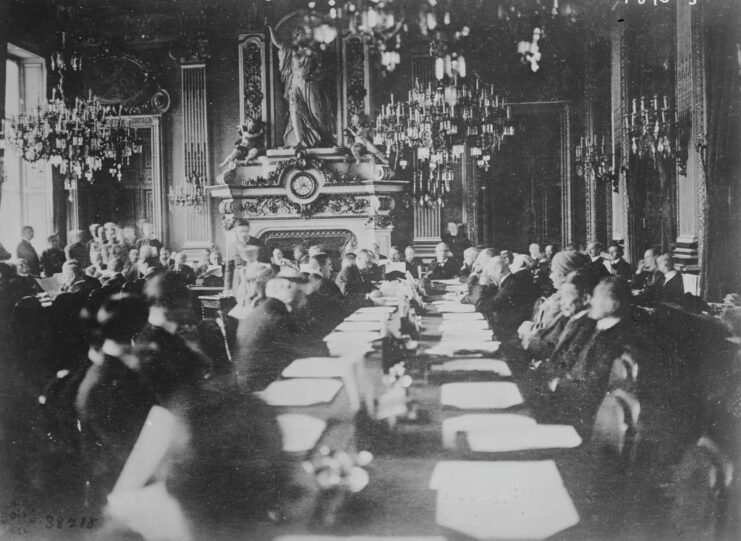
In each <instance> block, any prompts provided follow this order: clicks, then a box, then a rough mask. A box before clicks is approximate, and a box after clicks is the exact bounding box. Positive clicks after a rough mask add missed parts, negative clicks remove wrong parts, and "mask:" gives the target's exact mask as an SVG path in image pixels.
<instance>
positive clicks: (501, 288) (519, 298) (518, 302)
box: [475, 256, 538, 341]
mask: <svg viewBox="0 0 741 541" xmlns="http://www.w3.org/2000/svg"><path fill="white" fill-rule="evenodd" d="M482 277H483V278H484V279H485V280H486V281H487V282H490V283H491V284H493V285H495V286H496V291H495V292H494V288H489V289H488V290H486V291H485V292H484V294H482V296H481V297H480V298H479V299H478V301H477V302H476V304H475V306H476V311H477V312H480V313H482V314H483V315H484V317H486V319H487V320H488V321H489V326H490V327H491V329H492V331H493V332H494V336H495V337H496V338H497V339H499V340H502V341H509V340H511V339H513V338H516V336H517V328H518V327H519V326H520V324H521V323H522V322H523V321H525V320H527V319H528V318H529V317H530V315H531V314H532V311H533V304H534V303H535V300H536V299H537V298H538V292H537V290H536V289H535V286H534V285H533V281H532V278H531V277H530V275H529V274H528V273H522V272H519V273H516V274H512V272H511V271H510V268H509V264H508V262H507V260H506V259H504V258H503V257H501V256H495V257H492V258H491V259H489V260H488V261H487V262H486V264H485V266H484V270H483V273H482ZM492 293H493V294H492Z"/></svg>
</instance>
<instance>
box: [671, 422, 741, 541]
mask: <svg viewBox="0 0 741 541" xmlns="http://www.w3.org/2000/svg"><path fill="white" fill-rule="evenodd" d="M733 475H734V470H733V464H732V462H731V461H730V460H729V459H728V457H726V456H725V455H724V453H723V452H722V451H721V450H720V448H719V447H718V445H717V444H716V443H715V442H714V441H713V440H712V439H710V438H709V437H707V436H703V437H702V438H700V440H699V441H698V442H697V444H696V445H694V446H692V447H690V448H689V449H687V451H686V452H685V453H684V456H683V458H682V460H681V462H680V463H679V465H678V466H677V468H676V470H675V477H674V483H673V497H674V500H673V504H672V509H671V524H672V525H673V527H674V528H675V532H674V533H675V534H676V537H677V538H678V537H679V536H680V535H681V537H683V538H685V539H693V540H697V541H703V540H707V541H710V540H716V539H730V537H729V536H728V532H727V531H726V525H727V522H728V511H729V505H728V504H729V487H730V486H731V482H732V481H733Z"/></svg>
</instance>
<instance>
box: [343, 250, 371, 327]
mask: <svg viewBox="0 0 741 541" xmlns="http://www.w3.org/2000/svg"><path fill="white" fill-rule="evenodd" d="M368 254H369V252H368V251H367V250H360V251H359V252H358V255H357V256H356V255H355V254H346V255H345V256H344V257H343V258H342V268H341V269H340V272H339V273H338V274H337V278H336V279H335V284H337V287H338V288H339V289H340V292H341V293H342V295H343V297H344V298H345V310H346V312H347V313H350V312H354V311H355V310H357V309H358V308H360V307H361V306H368V305H370V304H371V298H372V297H374V296H379V295H380V293H378V292H377V290H376V288H375V286H374V285H373V282H372V281H371V279H370V277H369V276H368V272H369V262H370V256H369V255H368Z"/></svg>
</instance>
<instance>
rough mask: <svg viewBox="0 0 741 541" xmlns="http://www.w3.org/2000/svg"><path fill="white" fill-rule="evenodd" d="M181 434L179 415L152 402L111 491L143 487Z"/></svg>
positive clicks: (113, 492) (124, 490)
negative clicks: (177, 416)
mask: <svg viewBox="0 0 741 541" xmlns="http://www.w3.org/2000/svg"><path fill="white" fill-rule="evenodd" d="M179 436H182V433H180V431H179V427H178V422H177V420H176V418H175V416H174V415H173V414H172V413H170V412H169V411H167V410H166V409H165V408H163V407H162V406H152V409H150V410H149V414H148V415H147V419H146V420H145V421H144V425H143V426H142V429H141V432H139V437H138V438H137V440H136V443H135V444H134V447H133V449H132V450H131V453H130V454H129V457H128V458H127V459H126V464H124V467H123V469H122V470H121V473H120V474H119V476H118V479H117V480H116V484H115V485H114V487H113V490H112V492H111V493H112V494H115V493H117V492H126V491H130V490H135V489H139V488H141V487H143V486H144V485H145V484H146V483H147V481H149V479H150V478H151V477H152V475H153V474H154V472H155V471H156V470H157V467H158V466H159V465H160V462H162V459H163V458H164V457H165V455H166V454H167V451H168V449H169V448H170V446H171V445H172V444H173V443H174V442H175V441H176V440H177V439H178V437H179Z"/></svg>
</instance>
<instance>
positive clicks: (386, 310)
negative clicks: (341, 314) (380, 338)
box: [354, 306, 396, 314]
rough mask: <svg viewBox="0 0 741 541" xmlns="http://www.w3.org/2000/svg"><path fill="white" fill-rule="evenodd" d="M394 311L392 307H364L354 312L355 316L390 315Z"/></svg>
mask: <svg viewBox="0 0 741 541" xmlns="http://www.w3.org/2000/svg"><path fill="white" fill-rule="evenodd" d="M394 310H396V308H394V307H393V306H364V307H362V308H358V309H357V310H355V312H354V313H355V314H390V313H391V312H393V311H394Z"/></svg>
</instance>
